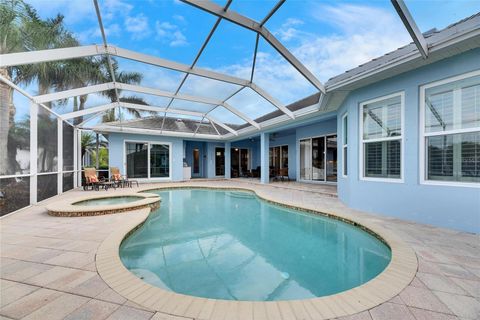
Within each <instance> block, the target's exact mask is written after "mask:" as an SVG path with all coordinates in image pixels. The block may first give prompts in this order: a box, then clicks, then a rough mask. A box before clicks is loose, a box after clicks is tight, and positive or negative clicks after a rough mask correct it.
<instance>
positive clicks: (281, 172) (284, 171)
mask: <svg viewBox="0 0 480 320" xmlns="http://www.w3.org/2000/svg"><path fill="white" fill-rule="evenodd" d="M278 177H279V178H280V180H282V181H284V180H285V178H286V179H287V181H290V177H289V176H288V168H281V169H280V170H278Z"/></svg>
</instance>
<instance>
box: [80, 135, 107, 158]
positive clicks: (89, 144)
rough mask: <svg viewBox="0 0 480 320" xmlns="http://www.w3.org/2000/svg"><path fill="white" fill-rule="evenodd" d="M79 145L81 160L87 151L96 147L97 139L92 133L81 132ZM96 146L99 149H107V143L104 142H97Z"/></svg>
mask: <svg viewBox="0 0 480 320" xmlns="http://www.w3.org/2000/svg"><path fill="white" fill-rule="evenodd" d="M81 144H82V147H81V149H82V159H83V157H84V156H85V153H86V152H87V149H91V148H95V147H96V146H97V137H96V135H95V134H93V133H92V132H82V138H81ZM98 145H99V147H102V148H107V147H108V143H107V142H106V141H104V140H98Z"/></svg>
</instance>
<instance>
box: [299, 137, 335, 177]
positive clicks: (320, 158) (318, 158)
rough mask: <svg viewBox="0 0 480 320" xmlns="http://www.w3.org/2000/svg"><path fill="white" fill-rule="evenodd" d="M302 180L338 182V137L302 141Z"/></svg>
mask: <svg viewBox="0 0 480 320" xmlns="http://www.w3.org/2000/svg"><path fill="white" fill-rule="evenodd" d="M300 180H307V181H330V182H334V181H337V135H330V136H324V137H314V138H308V139H302V140H300Z"/></svg>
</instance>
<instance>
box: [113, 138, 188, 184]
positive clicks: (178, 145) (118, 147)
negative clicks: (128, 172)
mask: <svg viewBox="0 0 480 320" xmlns="http://www.w3.org/2000/svg"><path fill="white" fill-rule="evenodd" d="M108 141H109V157H108V161H109V166H110V167H118V168H120V172H121V173H122V174H125V148H124V146H125V141H139V142H154V143H155V142H156V143H171V144H172V151H171V153H170V156H171V158H172V160H171V164H172V168H171V172H172V177H171V180H172V181H180V180H182V179H183V139H181V138H175V137H164V136H152V135H143V134H125V133H110V134H109V137H108Z"/></svg>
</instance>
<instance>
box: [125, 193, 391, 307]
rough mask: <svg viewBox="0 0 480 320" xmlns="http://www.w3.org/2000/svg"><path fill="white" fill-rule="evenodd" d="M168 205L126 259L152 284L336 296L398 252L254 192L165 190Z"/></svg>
mask: <svg viewBox="0 0 480 320" xmlns="http://www.w3.org/2000/svg"><path fill="white" fill-rule="evenodd" d="M158 194H159V195H160V196H161V197H162V203H161V207H160V209H159V210H157V211H156V212H155V213H153V214H152V215H150V218H149V219H148V220H147V222H146V223H145V224H144V226H143V227H141V228H140V229H138V230H137V231H136V232H134V233H133V234H132V235H131V236H130V237H129V238H128V239H126V240H125V241H124V242H123V244H122V247H121V250H120V255H121V258H122V261H123V263H124V264H125V266H126V267H127V268H128V269H130V270H131V271H132V272H133V273H135V274H136V275H137V276H139V277H141V278H143V279H144V280H145V281H147V282H149V283H151V284H153V285H156V286H159V287H162V288H165V289H169V290H172V291H175V292H178V293H183V294H189V295H194V296H201V297H207V298H217V299H229V300H260V301H264V300H288V299H302V298H311V297H318V296H324V295H329V294H333V293H336V292H340V291H344V290H347V289H349V288H352V287H355V286H358V285H360V284H362V283H364V282H366V281H368V280H370V279H372V278H373V277H375V276H376V275H377V274H378V273H380V272H381V271H382V270H383V269H384V268H385V267H386V266H387V264H388V263H389V261H390V249H389V248H388V247H387V246H385V245H384V244H383V243H381V242H380V241H379V240H378V239H376V238H375V237H373V236H371V235H370V234H368V233H366V232H364V231H362V230H360V229H358V228H356V227H353V226H351V225H349V224H345V223H342V222H339V221H336V220H332V219H328V218H324V217H320V216H316V215H311V214H305V213H302V212H299V211H295V210H290V209H286V208H283V207H278V206H274V205H271V204H269V203H267V202H264V201H261V200H259V199H258V198H256V197H255V196H254V195H252V194H250V193H244V192H228V191H212V190H202V189H191V190H190V189H187V190H185V189H182V190H180V189H179V190H171V191H159V192H158Z"/></svg>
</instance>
